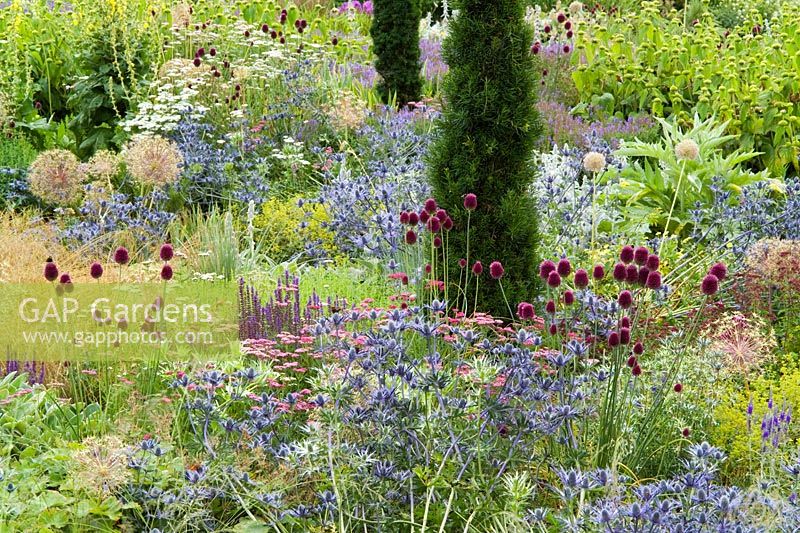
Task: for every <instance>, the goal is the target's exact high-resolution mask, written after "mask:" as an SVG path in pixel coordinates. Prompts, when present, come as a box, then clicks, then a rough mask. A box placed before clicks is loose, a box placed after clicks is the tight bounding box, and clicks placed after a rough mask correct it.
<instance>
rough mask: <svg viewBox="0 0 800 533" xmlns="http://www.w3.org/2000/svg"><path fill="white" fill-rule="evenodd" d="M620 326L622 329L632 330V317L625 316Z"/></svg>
mask: <svg viewBox="0 0 800 533" xmlns="http://www.w3.org/2000/svg"><path fill="white" fill-rule="evenodd" d="M619 326H620V327H621V328H628V329H630V327H631V317H629V316H624V317H622V318H621V319H620V321H619Z"/></svg>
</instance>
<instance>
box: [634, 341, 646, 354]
mask: <svg viewBox="0 0 800 533" xmlns="http://www.w3.org/2000/svg"><path fill="white" fill-rule="evenodd" d="M633 353H635V354H636V355H642V354H643V353H644V344H642V342H641V341H639V342H637V343H636V344H634V345H633Z"/></svg>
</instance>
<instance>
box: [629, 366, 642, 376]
mask: <svg viewBox="0 0 800 533" xmlns="http://www.w3.org/2000/svg"><path fill="white" fill-rule="evenodd" d="M631 374H633V376H634V377H639V376H641V375H642V367H640V366H639V365H638V364H637V365H636V366H634V367H633V368H632V369H631Z"/></svg>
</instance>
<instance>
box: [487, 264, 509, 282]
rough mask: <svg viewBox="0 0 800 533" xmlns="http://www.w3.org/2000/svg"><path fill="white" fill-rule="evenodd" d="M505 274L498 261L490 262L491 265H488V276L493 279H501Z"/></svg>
mask: <svg viewBox="0 0 800 533" xmlns="http://www.w3.org/2000/svg"><path fill="white" fill-rule="evenodd" d="M505 272H506V271H505V269H504V268H503V265H502V263H500V261H492V263H491V264H490V265H489V275H490V276H492V278H494V279H500V278H502V277H503V274H505Z"/></svg>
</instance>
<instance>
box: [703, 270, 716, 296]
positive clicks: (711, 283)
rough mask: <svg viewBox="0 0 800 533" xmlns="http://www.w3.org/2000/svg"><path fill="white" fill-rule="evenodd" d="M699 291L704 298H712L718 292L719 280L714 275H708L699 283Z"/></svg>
mask: <svg viewBox="0 0 800 533" xmlns="http://www.w3.org/2000/svg"><path fill="white" fill-rule="evenodd" d="M700 290H701V291H702V292H703V294H705V295H706V296H713V295H714V294H716V293H717V291H718V290H719V278H718V277H717V276H715V275H714V274H708V275H706V277H704V278H703V281H702V282H701V283H700Z"/></svg>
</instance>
